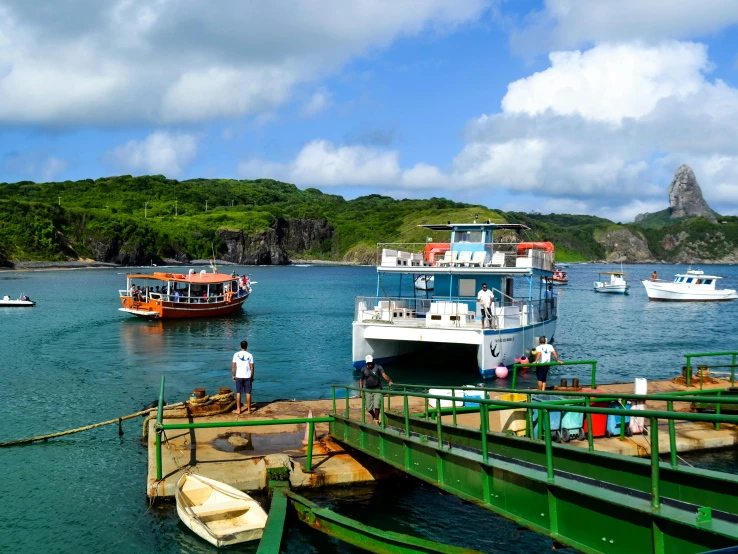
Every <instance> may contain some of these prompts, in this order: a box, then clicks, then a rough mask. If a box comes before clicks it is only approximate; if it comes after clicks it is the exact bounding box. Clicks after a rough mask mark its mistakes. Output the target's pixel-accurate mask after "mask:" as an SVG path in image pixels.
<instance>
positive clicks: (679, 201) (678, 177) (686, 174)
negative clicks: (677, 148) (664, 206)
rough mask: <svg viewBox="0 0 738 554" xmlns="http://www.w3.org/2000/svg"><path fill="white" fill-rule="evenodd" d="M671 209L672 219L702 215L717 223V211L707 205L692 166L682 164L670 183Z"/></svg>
mask: <svg viewBox="0 0 738 554" xmlns="http://www.w3.org/2000/svg"><path fill="white" fill-rule="evenodd" d="M669 211H670V212H671V218H672V219H680V218H684V217H697V216H701V217H704V218H705V219H707V220H708V221H710V222H712V223H716V222H717V220H716V218H715V212H713V211H712V209H711V208H710V206H708V205H707V202H705V199H704V198H703V196H702V189H701V188H700V185H699V183H698V182H697V177H696V176H695V174H694V171H692V168H691V167H689V166H688V165H687V164H684V165H682V166H681V167H680V168H679V169H677V171H676V173H675V174H674V179H673V180H672V181H671V185H669Z"/></svg>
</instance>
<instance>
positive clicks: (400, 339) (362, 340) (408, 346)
mask: <svg viewBox="0 0 738 554" xmlns="http://www.w3.org/2000/svg"><path fill="white" fill-rule="evenodd" d="M556 321H557V318H555V317H554V318H552V319H549V320H547V321H543V322H540V323H535V324H533V325H526V326H525V327H515V328H512V329H499V330H497V329H484V330H482V329H481V328H480V327H474V328H471V327H460V328H456V329H440V328H431V327H409V328H408V327H400V326H395V325H391V324H372V323H360V322H354V326H353V365H354V367H355V368H356V369H360V368H361V367H363V366H364V363H365V361H364V358H365V357H366V356H367V355H369V354H371V355H372V356H373V357H374V360H375V361H376V362H377V363H379V364H385V363H388V362H391V361H394V360H396V359H397V358H399V357H400V356H406V355H411V354H413V353H417V352H418V351H420V350H423V349H424V348H425V343H445V344H469V345H474V346H476V347H477V366H478V370H479V374H480V375H481V376H482V377H484V378H489V377H494V375H495V368H497V366H498V365H499V364H500V362H502V363H503V364H505V365H507V366H512V365H513V364H514V363H515V358H519V357H520V356H522V355H523V354H526V355H530V349H532V348H535V346H536V345H537V344H538V338H539V337H540V336H545V337H546V338H547V339H548V341H549V342H551V341H552V340H553V337H554V334H555V333H556Z"/></svg>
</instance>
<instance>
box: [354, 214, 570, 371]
mask: <svg viewBox="0 0 738 554" xmlns="http://www.w3.org/2000/svg"><path fill="white" fill-rule="evenodd" d="M421 227H424V228H426V229H429V230H432V231H449V232H450V235H451V240H450V242H448V243H435V244H433V243H429V244H417V245H409V244H402V245H393V244H379V245H378V247H379V248H380V249H381V261H380V265H379V266H377V296H360V297H356V299H355V306H354V308H355V310H354V323H353V354H352V359H353V365H354V367H356V368H357V369H358V368H360V367H361V366H363V365H364V358H365V357H366V356H367V355H368V354H371V355H372V356H374V359H375V360H376V361H377V362H378V363H386V362H388V361H391V360H394V359H396V358H398V357H399V356H403V355H410V354H413V353H417V352H418V351H419V350H421V349H422V348H423V346H424V344H426V343H441V344H467V345H470V346H473V347H476V351H477V365H478V369H479V372H480V374H481V375H482V376H483V377H491V376H493V375H494V374H495V368H496V367H497V366H498V365H499V364H500V363H501V362H502V363H503V364H506V365H512V364H513V363H515V358H518V357H520V356H522V355H523V354H525V353H527V352H528V351H529V350H530V349H531V348H533V347H534V346H535V345H536V344H537V339H538V337H540V336H541V335H545V336H546V337H547V338H548V340H549V341H551V340H552V339H553V336H554V333H555V331H556V321H557V317H558V299H557V298H556V297H553V298H551V297H549V298H546V294H545V292H546V291H545V288H546V286H545V283H546V282H547V280H550V279H551V277H552V276H553V270H554V252H553V245H551V244H550V243H535V242H533V243H531V242H522V243H495V242H494V241H493V233H494V232H495V231H496V230H505V229H507V230H516V231H520V230H525V229H528V228H527V227H525V226H523V225H517V224H494V223H486V224H485V223H471V224H461V223H459V224H452V223H449V224H443V225H421ZM399 248H402V250H401V249H399ZM419 275H422V276H427V277H433V279H434V284H435V293H436V294H434V295H433V296H430V297H428V296H427V293H426V295H424V296H423V297H420V296H415V295H414V296H402V294H401V291H402V279H403V276H410V278H411V279H412V281H411V282H413V281H415V278H416V277H417V276H419ZM393 276H396V277H397V281H399V289H398V295H397V296H389V295H388V294H387V292H386V290H385V287H386V286H388V284H389V283H388V281H389V280H391V277H393ZM516 277H517V280H518V286H519V285H520V281H522V282H523V286H524V294H523V295H522V296H516V295H515V292H514V282H515V278H516ZM482 283H486V284H487V288H488V290H490V291H492V292H493V294H494V297H495V302H494V305H493V306H492V307H491V308H490V309H489V312H488V314H486V315H488V317H489V316H491V320H492V328H491V329H489V328H485V329H483V328H482V321H481V309H482V308H481V304H479V303H478V302H477V293H478V291H479V290H480V289H481V288H482ZM412 290H413V291H414V290H415V288H414V287H413V289H412ZM382 293H384V295H385V296H380V294H382ZM486 323H487V325H486V327H488V326H489V322H486Z"/></svg>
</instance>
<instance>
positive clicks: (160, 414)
mask: <svg viewBox="0 0 738 554" xmlns="http://www.w3.org/2000/svg"><path fill="white" fill-rule="evenodd" d="M163 415H164V375H162V376H161V385H160V386H159V406H158V408H157V410H156V423H157V427H158V428H157V429H156V480H157V481H161V432H162V429H161V420H162V417H163Z"/></svg>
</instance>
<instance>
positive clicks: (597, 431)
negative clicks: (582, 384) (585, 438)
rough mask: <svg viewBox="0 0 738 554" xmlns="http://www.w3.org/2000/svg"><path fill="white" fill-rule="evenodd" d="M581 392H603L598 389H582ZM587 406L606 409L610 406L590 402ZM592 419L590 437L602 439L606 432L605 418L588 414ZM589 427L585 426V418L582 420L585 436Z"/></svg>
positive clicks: (603, 403)
mask: <svg viewBox="0 0 738 554" xmlns="http://www.w3.org/2000/svg"><path fill="white" fill-rule="evenodd" d="M582 392H604V391H601V390H599V389H582ZM589 405H590V406H591V407H593V408H607V407H609V406H610V403H609V402H606V401H605V402H590V403H589ZM590 415H591V418H592V436H593V437H595V438H598V437H604V436H605V431H607V416H606V415H605V414H590ZM588 428H589V426H588V425H587V418H586V417H585V418H584V424H583V426H582V429H584V432H585V434H586V433H587V430H588Z"/></svg>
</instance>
